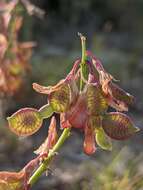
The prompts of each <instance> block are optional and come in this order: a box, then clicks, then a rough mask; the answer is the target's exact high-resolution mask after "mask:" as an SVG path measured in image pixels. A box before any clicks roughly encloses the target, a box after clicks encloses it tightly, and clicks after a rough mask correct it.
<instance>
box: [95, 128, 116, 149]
mask: <svg viewBox="0 0 143 190" xmlns="http://www.w3.org/2000/svg"><path fill="white" fill-rule="evenodd" d="M95 133H96V136H95V138H96V143H97V144H98V146H100V147H101V148H102V149H104V150H110V151H111V150H112V142H111V139H110V138H109V137H108V136H107V135H106V134H105V132H104V130H103V129H102V127H101V128H100V129H98V130H95Z"/></svg>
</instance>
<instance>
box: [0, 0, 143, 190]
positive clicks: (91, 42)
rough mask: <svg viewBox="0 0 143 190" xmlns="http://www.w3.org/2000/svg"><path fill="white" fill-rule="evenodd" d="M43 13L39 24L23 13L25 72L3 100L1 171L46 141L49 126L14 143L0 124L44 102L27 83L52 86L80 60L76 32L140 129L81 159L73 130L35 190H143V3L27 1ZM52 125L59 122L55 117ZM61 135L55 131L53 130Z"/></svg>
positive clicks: (14, 167) (20, 162)
mask: <svg viewBox="0 0 143 190" xmlns="http://www.w3.org/2000/svg"><path fill="white" fill-rule="evenodd" d="M31 3H33V4H34V5H36V6H37V7H39V8H41V9H42V10H44V11H45V16H44V17H43V18H38V17H36V16H29V15H28V14H27V13H26V11H25V12H24V13H23V17H24V23H23V26H22V29H21V30H20V35H19V40H20V41H29V40H30V41H31V40H32V41H35V42H36V43H37V46H36V47H35V48H34V49H33V54H32V58H31V61H30V64H31V66H32V70H31V73H29V74H28V75H26V77H25V83H24V85H23V86H22V88H21V89H20V92H17V93H16V94H15V95H14V96H12V97H9V98H3V102H2V105H1V123H0V125H1V128H0V139H1V140H0V169H1V170H11V171H12V170H19V169H20V168H22V167H23V166H24V165H25V164H26V163H27V162H28V161H29V160H31V159H32V158H34V153H33V151H34V150H35V149H36V148H37V147H38V146H39V145H40V144H41V143H42V142H43V140H44V139H45V138H46V135H47V129H48V124H49V120H46V121H45V122H44V126H43V127H42V128H41V129H40V131H39V132H38V133H37V134H34V135H33V136H32V137H28V138H17V137H16V136H15V135H13V134H12V133H11V132H10V131H9V130H8V128H7V123H6V122H5V121H4V119H5V118H6V117H7V116H9V115H11V114H12V113H14V112H15V111H17V110H18V109H20V108H22V107H35V108H40V107H41V106H42V105H44V104H45V103H46V101H47V97H46V96H44V95H40V94H38V93H36V92H34V91H33V90H32V83H33V82H37V83H39V84H42V85H46V86H48V85H51V84H55V83H56V82H57V81H59V80H60V79H62V78H63V77H64V76H66V74H67V73H68V72H69V71H70V68H71V67H72V64H73V62H74V60H75V59H76V58H77V57H80V56H81V44H80V39H79V36H78V35H77V33H78V32H80V33H82V34H83V35H85V36H86V37H87V48H88V49H89V50H91V51H92V52H93V53H94V54H95V55H96V56H97V57H99V58H100V59H101V60H102V61H103V65H104V67H105V68H106V70H107V71H108V72H110V73H111V74H112V75H113V76H115V78H116V79H119V80H120V86H121V87H122V88H123V89H125V90H126V91H128V92H129V93H131V94H132V95H134V96H135V97H136V103H135V105H134V106H133V107H131V108H130V110H129V115H130V116H131V117H132V119H133V121H134V122H135V124H136V125H137V126H138V127H140V129H141V131H140V133H138V134H137V135H135V136H134V137H132V138H131V139H129V140H127V141H113V151H112V152H108V151H103V150H101V149H99V148H98V149H97V151H96V153H95V154H94V155H92V156H90V157H89V156H87V155H85V154H84V153H83V151H82V147H83V135H82V134H81V133H80V132H77V131H73V132H72V136H71V138H69V139H68V140H67V142H66V143H65V145H64V147H63V148H62V150H61V151H60V152H59V154H58V155H57V158H56V159H55V160H54V162H53V164H52V166H51V169H52V173H53V174H49V176H48V177H46V176H43V177H42V178H41V180H39V182H38V183H37V185H35V186H34V187H33V189H35V190H67V189H68V190H79V189H80V190H122V189H125V190H142V189H143V151H142V147H143V138H142V136H143V133H142V126H143V85H142V82H143V11H142V10H143V1H142V0H136V1H135V0H120V1H114V0H108V1H105V0H88V1H87V0H82V1H77V0H54V1H53V0H31ZM56 117H57V119H58V116H56ZM59 134H60V131H59Z"/></svg>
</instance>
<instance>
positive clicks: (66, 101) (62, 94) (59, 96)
mask: <svg viewBox="0 0 143 190" xmlns="http://www.w3.org/2000/svg"><path fill="white" fill-rule="evenodd" d="M48 100H49V103H50V105H51V106H52V108H53V110H54V111H55V112H59V113H61V112H66V111H67V110H68V108H69V106H70V103H71V90H70V86H69V85H68V84H62V85H61V86H59V87H58V88H57V89H56V90H55V91H53V92H51V93H50V94H49V96H48Z"/></svg>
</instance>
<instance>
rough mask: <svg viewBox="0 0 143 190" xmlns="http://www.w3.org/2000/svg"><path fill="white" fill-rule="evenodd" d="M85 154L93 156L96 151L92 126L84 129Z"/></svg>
mask: <svg viewBox="0 0 143 190" xmlns="http://www.w3.org/2000/svg"><path fill="white" fill-rule="evenodd" d="M84 135H85V137H84V144H83V147H84V152H85V153H86V154H88V155H90V154H93V153H94V152H95V151H96V147H95V134H94V130H93V128H92V126H90V125H88V124H86V126H85V128H84Z"/></svg>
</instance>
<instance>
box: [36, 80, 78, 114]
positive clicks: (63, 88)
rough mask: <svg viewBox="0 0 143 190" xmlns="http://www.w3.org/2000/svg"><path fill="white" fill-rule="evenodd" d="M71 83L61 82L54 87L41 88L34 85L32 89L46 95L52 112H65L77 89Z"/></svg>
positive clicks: (75, 95) (73, 99)
mask: <svg viewBox="0 0 143 190" xmlns="http://www.w3.org/2000/svg"><path fill="white" fill-rule="evenodd" d="M73 83H74V82H73V81H67V80H61V81H60V82H59V83H57V84H56V85H55V86H49V87H45V86H41V85H39V84H36V83H34V84H33V88H34V90H36V91H37V92H39V93H42V94H47V95H48V102H49V104H50V106H51V107H52V109H53V111H54V112H57V113H63V112H66V111H67V110H68V109H69V107H70V106H71V104H72V103H73V101H75V99H76V97H77V88H76V87H75V85H73Z"/></svg>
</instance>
